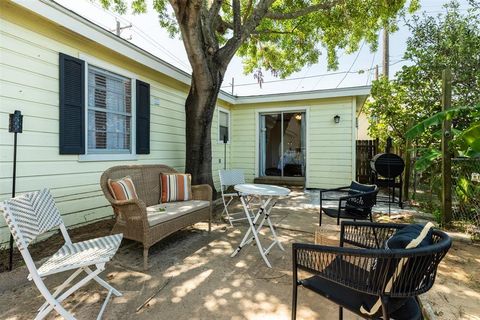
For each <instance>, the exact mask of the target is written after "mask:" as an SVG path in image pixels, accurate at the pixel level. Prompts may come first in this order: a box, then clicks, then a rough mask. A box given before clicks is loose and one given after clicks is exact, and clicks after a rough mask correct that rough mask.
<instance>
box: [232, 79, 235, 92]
mask: <svg viewBox="0 0 480 320" xmlns="http://www.w3.org/2000/svg"><path fill="white" fill-rule="evenodd" d="M233 89H235V78H234V77H232V96H233Z"/></svg>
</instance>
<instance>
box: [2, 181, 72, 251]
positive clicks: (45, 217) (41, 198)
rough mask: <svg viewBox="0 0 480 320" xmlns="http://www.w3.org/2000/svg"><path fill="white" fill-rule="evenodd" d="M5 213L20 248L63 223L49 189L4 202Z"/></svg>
mask: <svg viewBox="0 0 480 320" xmlns="http://www.w3.org/2000/svg"><path fill="white" fill-rule="evenodd" d="M3 214H4V216H5V221H6V222H7V225H8V228H9V229H10V232H11V233H12V235H13V238H14V239H15V242H16V244H17V247H18V249H19V250H24V249H26V248H27V247H28V246H29V245H30V243H31V242H32V241H33V240H35V238H36V237H37V236H39V235H41V234H43V233H45V232H47V231H49V230H51V229H53V228H55V227H57V226H59V225H61V224H62V223H63V221H62V218H61V216H60V212H59V211H58V209H57V207H56V205H55V200H54V199H53V196H52V194H51V193H50V191H49V190H48V189H43V190H40V191H35V192H29V193H25V194H23V195H21V196H18V197H15V198H12V199H10V200H5V201H4V202H3Z"/></svg>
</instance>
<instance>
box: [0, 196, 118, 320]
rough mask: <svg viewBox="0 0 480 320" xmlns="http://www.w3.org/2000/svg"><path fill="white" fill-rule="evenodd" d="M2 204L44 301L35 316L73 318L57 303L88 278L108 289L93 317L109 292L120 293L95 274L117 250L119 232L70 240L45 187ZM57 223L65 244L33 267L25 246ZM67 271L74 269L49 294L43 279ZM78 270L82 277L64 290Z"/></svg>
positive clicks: (31, 276)
mask: <svg viewBox="0 0 480 320" xmlns="http://www.w3.org/2000/svg"><path fill="white" fill-rule="evenodd" d="M2 207H3V208H2V209H3V214H4V216H5V220H6V222H7V225H8V228H9V229H10V232H11V233H12V235H13V238H14V239H15V242H16V244H17V247H18V250H20V253H21V254H22V257H23V259H24V260H25V263H26V265H27V268H28V271H29V272H30V274H29V276H28V280H30V281H31V280H33V282H34V283H35V285H36V286H37V288H38V290H39V291H40V293H41V294H42V296H43V297H44V298H45V300H46V301H45V303H44V304H43V305H42V306H41V307H40V308H39V309H38V314H37V316H36V317H35V319H43V318H45V316H47V314H48V313H50V311H52V310H53V309H55V310H56V311H57V312H58V313H59V314H60V315H61V316H62V317H63V318H65V319H75V317H74V316H73V315H72V314H71V313H70V312H68V311H66V310H65V308H64V307H63V306H62V304H61V303H62V301H63V300H65V299H66V298H67V297H68V296H70V295H71V294H72V293H73V292H75V291H76V290H78V289H79V288H81V287H82V286H84V285H85V284H86V283H88V282H89V281H90V280H95V281H96V282H98V283H99V284H100V285H101V286H103V287H105V288H106V289H107V290H108V294H107V297H106V299H105V302H104V303H103V305H102V307H101V309H100V312H99V314H98V317H97V319H100V318H101V317H102V314H103V312H104V311H105V307H106V305H107V303H108V301H109V300H110V297H111V295H112V293H113V294H114V295H116V296H117V297H118V296H121V293H120V292H118V291H117V290H116V289H114V288H113V287H112V286H110V285H109V284H108V283H107V282H106V281H105V280H103V279H101V278H100V277H99V276H98V275H99V274H100V272H102V271H103V270H105V263H107V262H108V261H110V260H111V259H112V257H113V255H114V254H115V252H116V251H117V250H118V247H119V246H120V242H121V241H122V238H123V235H122V234H115V235H110V236H106V237H102V238H96V239H91V240H87V241H82V242H77V243H72V241H71V240H70V237H69V236H68V232H67V229H66V228H65V225H64V223H63V221H62V218H61V216H60V212H59V211H58V209H57V207H56V205H55V201H54V199H53V197H52V195H51V194H50V191H49V190H48V189H43V190H41V191H35V192H30V193H26V194H24V195H22V196H19V197H16V198H13V199H10V200H6V201H4V202H3V204H2ZM57 226H58V227H60V231H61V233H62V235H63V238H64V239H65V244H64V245H63V246H62V247H61V248H60V249H59V250H58V251H57V252H56V253H55V254H54V255H53V256H52V257H50V258H49V259H48V260H47V261H46V262H45V263H44V264H43V265H42V266H40V268H37V267H36V265H35V263H34V262H33V259H32V256H31V255H30V252H29V251H28V246H29V245H30V243H31V242H32V241H33V240H34V239H35V238H37V237H38V236H39V235H41V234H43V233H45V232H47V231H49V230H51V229H53V228H55V227H57ZM93 266H95V269H94V270H92V269H91V268H90V267H93ZM68 270H76V271H75V272H74V273H73V274H72V275H71V276H70V277H68V279H67V280H65V282H64V283H63V284H61V285H60V286H59V287H58V288H57V290H55V292H53V293H51V292H50V291H49V289H48V288H47V286H46V285H45V283H44V281H43V278H45V277H47V276H50V275H53V274H57V273H60V272H64V271H68ZM82 272H85V273H86V276H85V277H84V278H83V279H82V280H80V281H78V282H77V283H76V284H74V285H72V286H71V287H70V288H69V289H68V290H65V291H64V289H66V288H67V286H68V285H69V284H70V283H71V282H72V281H73V280H74V279H75V278H76V277H77V276H78V275H79V274H80V273H82ZM62 291H63V292H62Z"/></svg>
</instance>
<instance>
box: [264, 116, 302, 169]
mask: <svg viewBox="0 0 480 320" xmlns="http://www.w3.org/2000/svg"><path fill="white" fill-rule="evenodd" d="M259 147H260V150H259V151H260V158H259V160H260V161H259V162H260V166H259V167H260V170H259V171H260V172H259V174H260V176H286V177H304V176H305V112H280V113H268V114H261V115H260V146H259Z"/></svg>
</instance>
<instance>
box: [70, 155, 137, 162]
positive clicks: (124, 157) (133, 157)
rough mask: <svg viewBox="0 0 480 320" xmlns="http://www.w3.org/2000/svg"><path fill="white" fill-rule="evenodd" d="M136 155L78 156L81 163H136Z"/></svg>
mask: <svg viewBox="0 0 480 320" xmlns="http://www.w3.org/2000/svg"><path fill="white" fill-rule="evenodd" d="M136 160H137V155H136V154H81V155H79V156H78V161H79V162H88V161H136Z"/></svg>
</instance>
